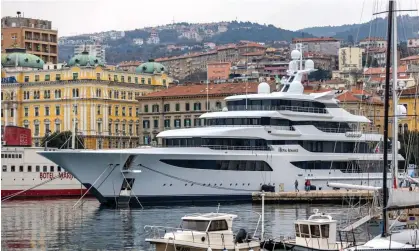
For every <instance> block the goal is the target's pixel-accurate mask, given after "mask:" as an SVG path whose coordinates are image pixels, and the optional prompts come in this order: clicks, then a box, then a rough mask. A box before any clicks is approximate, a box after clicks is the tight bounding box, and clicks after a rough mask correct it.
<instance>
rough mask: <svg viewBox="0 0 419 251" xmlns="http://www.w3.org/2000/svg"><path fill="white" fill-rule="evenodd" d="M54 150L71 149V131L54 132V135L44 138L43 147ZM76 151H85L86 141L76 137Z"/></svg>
mask: <svg viewBox="0 0 419 251" xmlns="http://www.w3.org/2000/svg"><path fill="white" fill-rule="evenodd" d="M45 144H46V145H47V147H53V148H70V147H71V131H64V132H53V133H52V134H49V135H45V136H44V137H43V138H42V141H41V145H42V146H45ZM75 148H76V149H84V139H83V138H82V137H81V136H79V135H77V136H76V147H75Z"/></svg>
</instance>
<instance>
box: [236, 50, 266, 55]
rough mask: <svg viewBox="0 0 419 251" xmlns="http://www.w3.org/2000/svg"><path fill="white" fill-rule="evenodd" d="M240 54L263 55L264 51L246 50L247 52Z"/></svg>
mask: <svg viewBox="0 0 419 251" xmlns="http://www.w3.org/2000/svg"><path fill="white" fill-rule="evenodd" d="M241 55H242V56H263V55H265V52H263V51H254V52H247V53H242V54H241Z"/></svg>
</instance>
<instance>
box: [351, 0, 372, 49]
mask: <svg viewBox="0 0 419 251" xmlns="http://www.w3.org/2000/svg"><path fill="white" fill-rule="evenodd" d="M364 6H365V0H364V1H363V2H362V10H361V17H360V18H359V23H361V22H362V14H363V13H364ZM361 26H362V25H360V26H359V27H358V31H357V32H356V38H355V44H357V43H358V38H359V30H361ZM370 27H371V25H370Z"/></svg>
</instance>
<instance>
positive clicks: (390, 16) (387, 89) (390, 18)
mask: <svg viewBox="0 0 419 251" xmlns="http://www.w3.org/2000/svg"><path fill="white" fill-rule="evenodd" d="M393 4H394V2H393V0H390V1H389V5H388V25H387V45H388V46H390V45H391V41H392V40H391V37H392V25H393ZM388 46H387V47H388ZM390 57H391V50H390V49H389V48H388V49H387V51H386V83H385V84H386V85H385V92H384V93H385V94H384V142H383V143H384V147H383V148H384V149H383V150H384V157H383V159H384V168H383V230H382V233H381V235H382V236H383V237H385V236H386V234H387V232H388V222H387V208H386V207H387V200H388V190H387V170H388V112H389V111H388V109H389V103H390V102H389V98H390V63H391V62H390V61H391V60H390Z"/></svg>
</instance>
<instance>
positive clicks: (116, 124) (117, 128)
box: [115, 123, 119, 134]
mask: <svg viewBox="0 0 419 251" xmlns="http://www.w3.org/2000/svg"><path fill="white" fill-rule="evenodd" d="M118 132H119V124H118V123H115V134H118Z"/></svg>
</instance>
